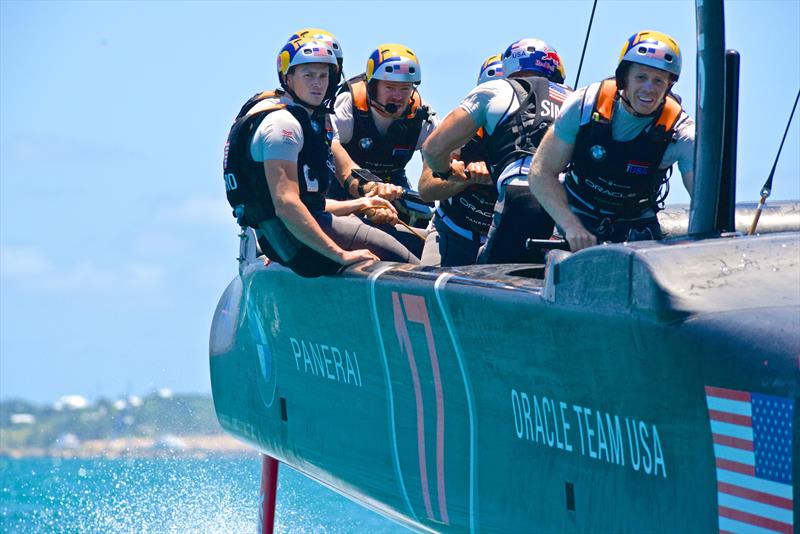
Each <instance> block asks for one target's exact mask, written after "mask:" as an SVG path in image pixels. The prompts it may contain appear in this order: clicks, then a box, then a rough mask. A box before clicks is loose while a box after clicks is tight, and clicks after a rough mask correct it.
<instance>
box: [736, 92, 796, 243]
mask: <svg viewBox="0 0 800 534" xmlns="http://www.w3.org/2000/svg"><path fill="white" fill-rule="evenodd" d="M798 100H800V89H798V90H797V96H796V97H794V105H793V106H792V112H791V113H790V114H789V122H787V123H786V129H785V130H784V131H783V139H781V145H780V146H779V147H778V153H777V154H776V155H775V162H774V163H773V164H772V170H771V171H770V172H769V177H768V178H767V181H766V182H764V186H763V187H762V188H761V199H760V200H759V201H758V207H757V208H756V213H755V215H753V223H752V224H751V225H750V230H749V231H748V232H747V235H753V234H754V233H755V232H756V226H758V220H759V219H760V218H761V210H762V209H764V204H765V203H766V202H767V197H769V195H770V194H771V193H772V179H773V178H774V177H775V169H777V167H778V159H779V158H780V157H781V151H782V150H783V143H784V142H785V141H786V135H787V134H788V133H789V126H791V125H792V119H793V118H794V112H795V110H796V109H797V101H798Z"/></svg>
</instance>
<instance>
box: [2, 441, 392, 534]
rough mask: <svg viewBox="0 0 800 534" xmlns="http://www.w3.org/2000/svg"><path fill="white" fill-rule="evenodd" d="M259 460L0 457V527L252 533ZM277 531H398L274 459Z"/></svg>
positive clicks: (18, 530)
mask: <svg viewBox="0 0 800 534" xmlns="http://www.w3.org/2000/svg"><path fill="white" fill-rule="evenodd" d="M260 475H261V461H260V459H259V458H258V457H257V456H255V455H254V456H253V458H252V459H250V458H237V459H231V458H214V459H202V460H199V459H115V460H98V459H91V460H83V459H70V460H62V459H53V458H36V459H22V460H10V459H6V458H0V488H2V489H1V490H0V532H2V533H25V534H29V533H37V532H70V533H72V532H75V533H84V532H86V533H94V532H113V533H117V532H135V533H137V534H138V533H158V532H175V533H184V532H186V533H188V532H192V533H194V532H197V533H239V532H242V533H248V534H252V533H254V532H256V528H257V521H258V489H259V481H260ZM276 515H277V520H276V532H326V533H340V532H370V533H372V532H407V530H406V529H404V528H403V527H401V526H399V525H397V524H396V523H393V522H391V521H390V520H388V519H385V518H383V517H382V516H380V515H378V514H376V513H374V512H372V511H370V510H367V509H365V508H363V507H361V506H359V505H358V504H355V503H353V502H351V501H349V500H348V499H346V498H345V497H342V496H341V495H339V494H337V493H335V492H333V491H331V490H329V489H328V488H325V487H323V486H321V485H320V484H318V483H316V482H314V481H313V480H310V479H308V478H306V477H305V476H303V475H301V474H299V473H297V472H295V471H293V470H292V469H290V468H288V467H286V466H281V468H280V475H279V478H278V498H277V503H276Z"/></svg>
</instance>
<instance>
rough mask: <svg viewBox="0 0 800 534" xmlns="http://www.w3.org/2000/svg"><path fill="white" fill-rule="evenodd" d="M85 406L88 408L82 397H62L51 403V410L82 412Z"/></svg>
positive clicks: (86, 401)
mask: <svg viewBox="0 0 800 534" xmlns="http://www.w3.org/2000/svg"><path fill="white" fill-rule="evenodd" d="M87 406H89V401H88V400H86V397H84V396H82V395H64V396H63V397H61V398H60V399H58V400H57V401H56V402H55V403H53V408H54V409H55V410H58V411H61V410H63V409H65V408H66V409H67V410H83V409H84V408H86V407H87Z"/></svg>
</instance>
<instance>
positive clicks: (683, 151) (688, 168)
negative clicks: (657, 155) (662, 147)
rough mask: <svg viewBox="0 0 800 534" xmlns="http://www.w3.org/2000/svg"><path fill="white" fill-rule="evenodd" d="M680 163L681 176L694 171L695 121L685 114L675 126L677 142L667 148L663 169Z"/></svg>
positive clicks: (662, 164)
mask: <svg viewBox="0 0 800 534" xmlns="http://www.w3.org/2000/svg"><path fill="white" fill-rule="evenodd" d="M676 161H677V162H678V169H680V171H681V174H685V173H687V172H692V171H693V170H694V120H692V118H691V117H690V116H689V115H688V114H687V113H686V112H683V113H682V114H681V117H680V118H679V119H678V124H677V125H676V126H675V142H674V143H672V144H670V145H669V146H668V147H667V151H666V152H664V158H663V159H662V160H661V168H662V169H663V168H666V167H669V166H670V165H672V164H673V163H674V162H676Z"/></svg>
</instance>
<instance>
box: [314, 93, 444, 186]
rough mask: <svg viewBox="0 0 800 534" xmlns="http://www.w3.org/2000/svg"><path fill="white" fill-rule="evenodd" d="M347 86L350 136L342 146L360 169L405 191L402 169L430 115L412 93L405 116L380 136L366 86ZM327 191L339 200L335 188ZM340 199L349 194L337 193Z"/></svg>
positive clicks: (417, 96) (405, 178)
mask: <svg viewBox="0 0 800 534" xmlns="http://www.w3.org/2000/svg"><path fill="white" fill-rule="evenodd" d="M349 85H350V90H351V94H352V97H353V137H352V138H351V139H350V141H349V142H348V143H344V144H343V146H344V148H345V150H347V153H348V154H349V155H350V157H351V158H352V159H353V161H355V162H356V163H357V164H358V165H359V166H360V167H362V168H364V169H367V170H368V171H370V172H371V173H372V174H374V175H375V176H377V177H378V178H380V179H381V180H383V181H384V182H387V183H391V184H395V185H399V186H401V187H405V188H408V187H409V185H408V178H407V177H406V172H405V168H406V165H407V164H408V162H409V161H410V160H411V158H412V157H413V155H414V150H416V148H417V141H418V140H419V134H420V131H421V130H422V125H423V123H424V122H425V121H426V120H428V117H429V115H430V113H429V110H428V107H427V106H425V105H423V104H422V99H421V98H420V96H419V94H418V93H417V92H416V91H415V92H414V94H413V96H412V99H411V103H410V105H409V106H408V111H407V113H406V115H405V117H402V118H400V119H397V120H395V121H394V122H393V123H392V125H391V126H390V127H389V130H388V131H387V132H386V135H381V133H380V132H379V131H378V128H377V127H376V126H375V121H373V119H372V114H371V112H370V109H369V102H368V99H367V84H366V82H364V81H360V80H359V81H353V82H352V83H350V84H349ZM336 185H338V184H334V185H333V187H332V188H331V194H330V196H332V197H333V198H340V195H337V193H339V191H338V190H339V189H341V187H339V188H337V187H336ZM340 193H342V194H343V195H344V196H342V197H341V198H344V199H347V198H350V195H349V194H347V193H345V192H344V190H341V191H340Z"/></svg>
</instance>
